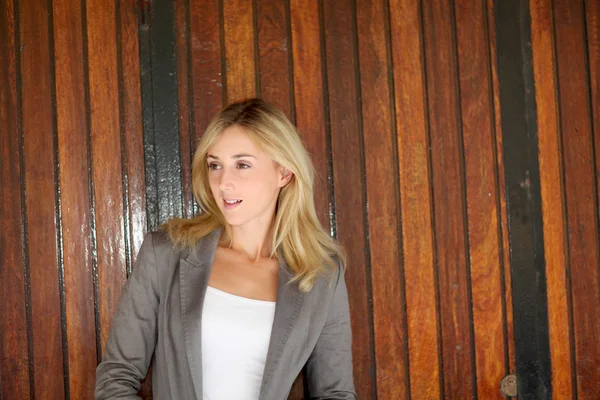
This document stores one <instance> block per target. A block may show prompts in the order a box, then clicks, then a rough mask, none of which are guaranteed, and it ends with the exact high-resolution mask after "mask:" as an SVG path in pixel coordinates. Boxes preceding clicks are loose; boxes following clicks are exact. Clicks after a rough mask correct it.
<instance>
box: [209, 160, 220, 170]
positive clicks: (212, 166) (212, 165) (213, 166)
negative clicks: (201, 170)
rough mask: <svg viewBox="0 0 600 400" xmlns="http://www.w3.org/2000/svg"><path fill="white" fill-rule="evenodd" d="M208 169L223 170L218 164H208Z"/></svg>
mask: <svg viewBox="0 0 600 400" xmlns="http://www.w3.org/2000/svg"><path fill="white" fill-rule="evenodd" d="M208 169H209V170H213V171H214V170H217V169H221V166H220V165H219V164H217V163H214V162H213V163H208Z"/></svg>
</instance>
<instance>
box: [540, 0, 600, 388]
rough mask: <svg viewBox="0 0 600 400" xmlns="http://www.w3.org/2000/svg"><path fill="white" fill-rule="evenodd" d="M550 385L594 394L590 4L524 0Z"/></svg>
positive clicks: (598, 121) (598, 86)
mask: <svg viewBox="0 0 600 400" xmlns="http://www.w3.org/2000/svg"><path fill="white" fill-rule="evenodd" d="M531 27H532V39H533V55H534V72H535V81H536V85H535V90H536V102H537V110H538V124H539V157H540V172H541V183H542V185H541V189H542V206H543V215H544V240H545V253H546V261H547V264H546V271H547V287H548V311H549V334H550V346H551V361H552V386H553V393H554V395H555V398H560V399H576V398H579V399H593V398H596V397H597V396H598V393H599V392H600V381H599V380H598V379H597V378H598V372H599V371H600V347H599V346H598V337H600V308H599V304H600V282H599V279H600V275H599V267H600V242H599V232H600V228H599V219H598V200H599V197H600V191H599V189H598V188H599V186H600V185H599V183H600V170H599V168H600V2H598V1H589V0H588V1H581V0H580V1H570V0H556V1H552V2H551V1H546V0H532V1H531Z"/></svg>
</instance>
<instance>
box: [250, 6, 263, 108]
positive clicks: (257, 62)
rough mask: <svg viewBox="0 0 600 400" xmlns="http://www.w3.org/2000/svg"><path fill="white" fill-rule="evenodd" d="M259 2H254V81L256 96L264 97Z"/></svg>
mask: <svg viewBox="0 0 600 400" xmlns="http://www.w3.org/2000/svg"><path fill="white" fill-rule="evenodd" d="M256 1H257V0H252V45H253V48H254V71H256V72H255V73H254V79H255V89H254V91H255V93H256V94H255V96H256V97H262V95H261V89H260V86H261V84H260V54H259V53H260V52H259V50H258V49H259V44H258V7H257V5H256Z"/></svg>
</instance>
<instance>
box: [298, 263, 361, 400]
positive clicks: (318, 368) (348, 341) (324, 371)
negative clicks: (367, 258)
mask: <svg viewBox="0 0 600 400" xmlns="http://www.w3.org/2000/svg"><path fill="white" fill-rule="evenodd" d="M306 372H307V379H308V393H309V395H310V398H311V399H315V400H316V399H318V400H321V399H322V400H325V399H356V392H355V391H354V379H353V376H352V331H351V327H350V310H349V306H348V292H347V290H346V282H345V280H344V270H343V269H342V268H341V267H340V268H338V277H337V282H336V285H335V291H334V294H333V300H332V302H331V305H330V308H329V313H328V315H327V320H326V322H325V326H324V327H323V331H322V332H321V335H320V336H319V339H318V340H317V344H316V346H315V348H314V350H313V352H312V354H311V355H310V357H309V358H308V361H307V363H306Z"/></svg>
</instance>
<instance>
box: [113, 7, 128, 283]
mask: <svg viewBox="0 0 600 400" xmlns="http://www.w3.org/2000/svg"><path fill="white" fill-rule="evenodd" d="M115 25H116V39H117V42H116V43H115V46H116V48H117V76H118V77H119V82H118V86H119V95H118V98H119V130H120V131H121V182H122V185H123V228H124V232H125V271H126V276H129V274H131V264H132V263H131V259H132V254H131V229H130V228H131V221H130V218H129V216H130V215H131V210H130V208H129V175H128V173H129V168H128V162H127V139H126V137H125V135H126V129H127V127H126V122H125V104H124V103H125V100H124V96H125V88H124V84H125V78H124V76H123V55H122V54H123V43H122V29H121V1H120V0H115Z"/></svg>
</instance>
